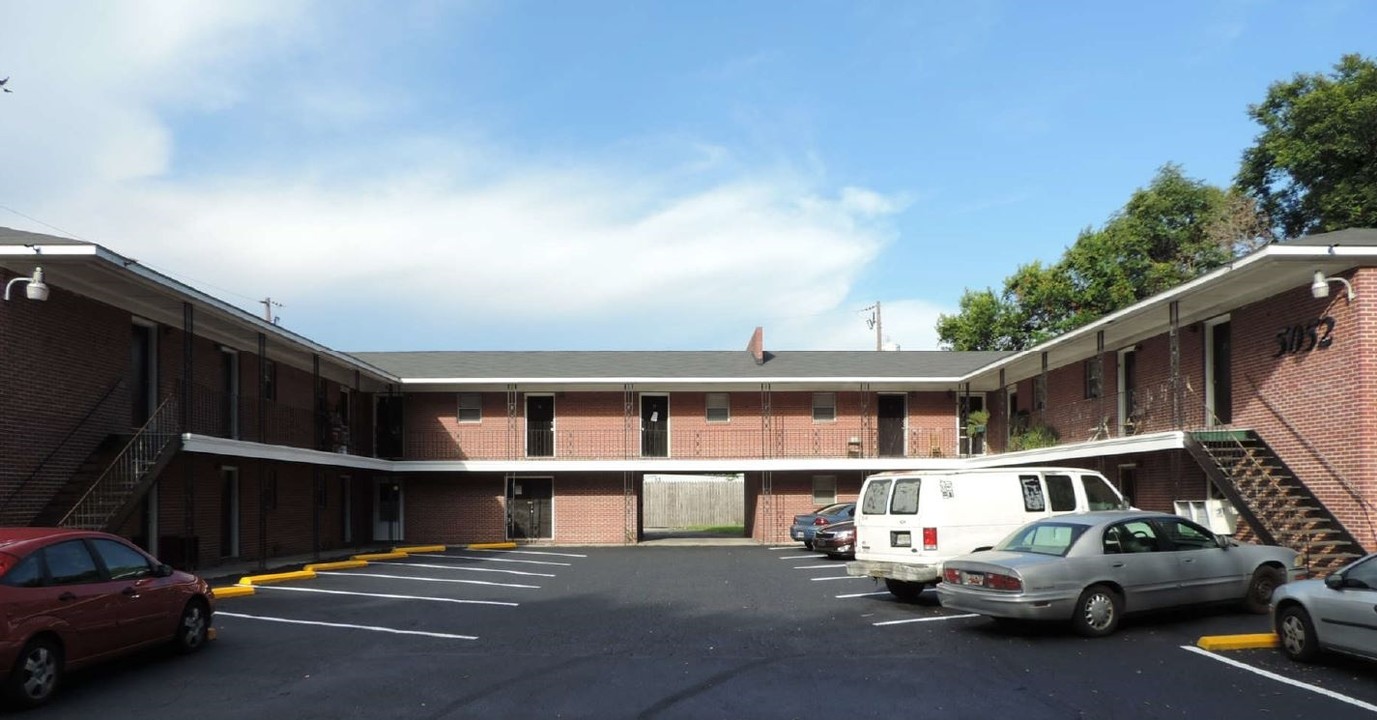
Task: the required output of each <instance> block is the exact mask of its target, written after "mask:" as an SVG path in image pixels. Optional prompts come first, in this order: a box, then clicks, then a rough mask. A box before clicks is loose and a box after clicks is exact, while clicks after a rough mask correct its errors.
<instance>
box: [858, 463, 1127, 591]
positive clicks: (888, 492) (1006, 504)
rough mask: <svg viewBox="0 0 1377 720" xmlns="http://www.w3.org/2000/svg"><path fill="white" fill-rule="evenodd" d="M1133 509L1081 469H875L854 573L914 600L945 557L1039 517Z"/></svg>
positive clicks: (866, 491)
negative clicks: (878, 581) (875, 579)
mask: <svg viewBox="0 0 1377 720" xmlns="http://www.w3.org/2000/svg"><path fill="white" fill-rule="evenodd" d="M1126 507H1128V503H1126V502H1124V499H1123V496H1121V495H1120V494H1119V491H1117V490H1115V489H1114V486H1113V485H1110V484H1109V481H1107V480H1105V478H1104V476H1103V475H1101V474H1099V473H1097V472H1094V471H1091V470H1081V469H1079V468H1047V467H1038V468H1004V469H990V470H937V471H930V472H929V471H923V470H913V471H904V472H888V473H880V474H878V475H871V476H870V477H868V478H866V481H865V485H864V486H863V487H862V488H861V497H860V500H859V501H858V502H857V505H856V517H855V521H856V560H855V562H851V563H848V564H847V566H846V571H847V574H848V575H852V576H856V577H873V578H881V579H883V580H884V581H885V587H886V588H888V589H889V591H890V592H891V593H893V594H894V595H895V597H898V598H899V599H900V600H904V601H906V602H914V601H916V600H917V599H918V595H919V593H921V592H922V590H923V588H924V587H925V586H927V585H931V584H933V583H936V582H937V580H938V578H940V577H942V563H943V562H944V561H945V560H947V559H948V558H951V557H955V556H957V555H963V554H965V553H968V552H972V551H975V550H978V549H981V548H986V547H989V546H991V545H994V544H995V543H997V542H999V541H1000V540H1002V539H1003V538H1004V536H1005V535H1008V534H1009V533H1010V532H1013V530H1014V529H1015V528H1017V527H1019V526H1020V525H1022V524H1024V523H1026V522H1029V521H1031V520H1037V519H1039V518H1043V517H1047V516H1049V515H1060V514H1064V513H1070V512H1078V511H1086V510H1118V509H1121V508H1126Z"/></svg>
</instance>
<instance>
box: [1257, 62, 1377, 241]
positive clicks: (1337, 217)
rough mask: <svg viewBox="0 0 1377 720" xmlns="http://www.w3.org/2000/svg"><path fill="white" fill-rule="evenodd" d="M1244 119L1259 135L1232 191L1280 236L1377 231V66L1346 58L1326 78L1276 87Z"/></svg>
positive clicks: (1298, 78)
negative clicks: (1251, 202) (1243, 195)
mask: <svg viewBox="0 0 1377 720" xmlns="http://www.w3.org/2000/svg"><path fill="white" fill-rule="evenodd" d="M1248 114H1249V115H1250V116H1251V117H1252V118H1253V119H1254V120H1256V121H1257V122H1258V123H1259V124H1260V125H1262V133H1261V134H1259V135H1258V136H1257V138H1256V139H1255V140H1254V144H1253V146H1252V147H1250V148H1248V149H1247V150H1245V151H1244V153H1243V162H1242V166H1241V167H1240V169H1239V172H1238V177H1237V183H1238V186H1239V187H1240V188H1242V189H1243V190H1244V191H1245V192H1247V193H1248V194H1250V195H1251V196H1253V197H1254V198H1256V199H1257V201H1258V204H1259V205H1260V207H1261V209H1262V210H1263V212H1265V213H1266V214H1267V215H1268V217H1270V218H1271V221H1272V223H1273V226H1274V228H1275V229H1276V230H1277V231H1278V232H1279V233H1281V234H1282V235H1284V236H1286V237H1297V236H1300V235H1304V234H1306V233H1313V232H1327V231H1331V230H1342V229H1343V228H1348V227H1377V63H1374V62H1373V61H1372V60H1369V59H1367V58H1364V57H1362V56H1360V55H1345V56H1343V58H1342V59H1341V60H1340V61H1339V63H1338V64H1337V65H1335V66H1334V72H1333V73H1331V74H1329V75H1323V74H1315V75H1304V74H1298V75H1296V76H1295V77H1293V78H1291V79H1290V80H1286V81H1281V82H1277V83H1273V84H1272V86H1271V87H1270V88H1268V90H1267V98H1266V99H1265V100H1263V101H1262V102H1261V103H1259V104H1257V105H1251V106H1249V108H1248Z"/></svg>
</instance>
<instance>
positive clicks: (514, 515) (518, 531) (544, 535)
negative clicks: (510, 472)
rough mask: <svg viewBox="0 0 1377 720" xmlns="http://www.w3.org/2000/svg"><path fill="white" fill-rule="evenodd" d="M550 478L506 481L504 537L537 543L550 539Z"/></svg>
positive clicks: (551, 505) (552, 531) (551, 516)
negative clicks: (505, 532) (537, 541)
mask: <svg viewBox="0 0 1377 720" xmlns="http://www.w3.org/2000/svg"><path fill="white" fill-rule="evenodd" d="M554 485H555V481H554V478H548V477H514V478H507V537H508V539H511V540H539V539H550V538H553V537H554V527H555V523H554Z"/></svg>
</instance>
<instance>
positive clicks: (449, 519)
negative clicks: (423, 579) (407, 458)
mask: <svg viewBox="0 0 1377 720" xmlns="http://www.w3.org/2000/svg"><path fill="white" fill-rule="evenodd" d="M403 482H404V488H405V491H404V492H405V507H406V537H407V540H408V541H409V542H416V543H444V544H462V543H476V542H501V541H502V540H505V539H506V536H507V520H506V510H505V507H504V502H505V497H506V481H505V479H504V478H503V476H502V475H497V474H485V473H465V474H451V473H427V474H424V475H422V474H414V475H408V476H406V478H405V480H404V481H403ZM555 491H556V493H558V492H559V486H558V484H556V487H555ZM558 512H559V509H558V505H556V513H558ZM556 517H558V515H556Z"/></svg>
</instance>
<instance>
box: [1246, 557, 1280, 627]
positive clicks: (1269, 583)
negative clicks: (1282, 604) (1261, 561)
mask: <svg viewBox="0 0 1377 720" xmlns="http://www.w3.org/2000/svg"><path fill="white" fill-rule="evenodd" d="M1284 584H1286V575H1285V574H1283V573H1282V571H1280V570H1278V569H1276V568H1274V567H1272V566H1270V565H1264V566H1263V567H1260V568H1258V569H1257V570H1256V571H1255V572H1253V577H1252V579H1251V580H1249V581H1248V594H1247V595H1244V596H1243V609H1244V610H1247V611H1248V612H1250V613H1253V614H1254V615H1265V614H1266V613H1267V611H1268V610H1269V609H1271V606H1272V593H1273V592H1275V591H1276V589H1277V588H1278V587H1281V586H1282V585H1284Z"/></svg>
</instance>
